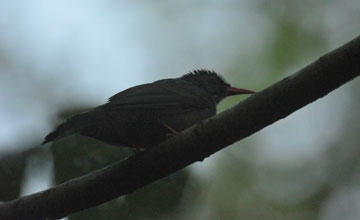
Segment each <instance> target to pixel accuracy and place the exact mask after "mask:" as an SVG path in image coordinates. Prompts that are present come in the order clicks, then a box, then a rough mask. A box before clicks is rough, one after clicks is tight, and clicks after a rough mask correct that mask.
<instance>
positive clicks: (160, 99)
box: [43, 69, 255, 149]
mask: <svg viewBox="0 0 360 220" xmlns="http://www.w3.org/2000/svg"><path fill="white" fill-rule="evenodd" d="M253 93H255V92H254V91H252V90H248V89H241V88H235V87H232V86H230V84H229V83H227V82H226V81H225V79H224V78H223V77H222V76H221V75H219V74H218V73H216V72H215V71H213V70H211V71H210V70H206V69H199V70H194V71H191V72H189V73H187V74H185V75H183V76H181V77H178V78H170V79H162V80H158V81H155V82H152V83H147V84H142V85H138V86H134V87H131V88H128V89H126V90H124V91H121V92H119V93H117V94H115V95H113V96H112V97H110V98H109V99H108V102H107V103H105V104H103V105H100V106H98V107H95V108H93V109H91V110H89V111H86V112H83V113H80V114H77V115H74V116H72V117H70V118H68V119H67V120H66V121H65V122H63V123H62V124H60V125H59V126H58V127H57V128H56V129H55V130H54V131H53V132H51V133H49V134H48V135H47V136H46V137H45V139H44V141H43V144H46V143H48V142H51V141H55V140H58V139H60V138H63V137H65V136H68V135H72V134H76V133H77V134H80V135H83V136H87V137H91V138H95V139H97V140H100V141H102V142H104V143H107V144H111V145H115V146H121V147H130V148H133V149H148V148H151V147H153V146H155V145H157V144H159V143H161V142H163V141H164V140H166V139H167V138H168V137H169V136H172V135H176V134H178V133H179V132H181V131H183V130H185V129H187V128H189V127H191V126H192V125H194V124H197V123H199V122H201V121H202V120H204V119H206V118H209V117H211V116H213V115H215V114H216V106H217V104H218V103H219V102H220V101H221V100H222V99H224V98H225V97H228V96H233V95H239V94H253Z"/></svg>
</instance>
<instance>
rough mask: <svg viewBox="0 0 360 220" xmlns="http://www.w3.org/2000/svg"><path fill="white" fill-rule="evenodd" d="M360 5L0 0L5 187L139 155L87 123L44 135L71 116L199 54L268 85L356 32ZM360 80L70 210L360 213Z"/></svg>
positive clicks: (23, 188)
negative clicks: (81, 131)
mask: <svg viewBox="0 0 360 220" xmlns="http://www.w3.org/2000/svg"><path fill="white" fill-rule="evenodd" d="M359 11H360V3H359V1H358V0H344V1H335V0H329V1H321V0H304V1H288V0H270V1H269V0H266V1H265V0H255V1H254V0H243V1H235V0H228V1H148V2H137V1H112V0H103V1H70V0H62V1H41V0H34V1H25V0H15V1H14V0H11V1H10V0H1V1H0V30H1V31H0V200H2V201H9V200H12V199H15V198H17V197H19V196H23V195H27V194H30V193H34V192H38V191H40V190H43V189H46V188H49V187H51V186H53V185H56V184H58V183H61V182H64V181H66V180H68V179H71V178H74V177H77V176H80V175H83V174H86V173H89V172H91V171H92V170H94V169H99V168H101V167H104V166H106V165H109V164H111V163H114V162H115V161H118V160H120V159H122V158H125V157H127V156H129V155H131V153H132V151H131V150H129V149H121V148H120V149H119V148H117V147H113V146H109V145H105V144H103V143H100V142H97V141H95V140H93V139H89V138H85V137H81V136H77V135H75V136H71V137H68V138H64V139H62V140H59V141H57V142H55V143H53V144H49V145H46V146H40V145H39V143H41V142H42V140H43V137H44V136H45V135H46V134H47V133H48V132H50V131H51V130H52V129H53V128H54V127H55V126H56V125H57V124H59V123H60V122H61V121H62V120H64V118H66V117H69V116H70V115H72V114H74V113H76V112H80V111H84V110H86V109H88V108H91V107H94V106H97V105H100V104H102V103H104V102H106V100H107V98H108V97H110V96H111V95H113V94H115V93H117V92H119V91H121V90H124V89H126V88H128V87H131V86H134V85H137V84H142V83H147V82H152V81H155V80H158V79H162V78H172V77H179V76H181V75H182V74H185V73H187V72H189V71H191V70H194V69H199V68H207V69H211V70H215V71H217V72H219V73H221V74H222V75H223V76H224V77H225V78H226V79H227V81H228V82H230V83H231V84H232V85H234V86H238V87H243V88H248V89H253V90H257V91H260V90H262V89H264V88H266V87H267V86H269V85H271V84H272V83H274V82H276V81H278V80H280V79H282V78H284V77H286V76H288V75H289V74H291V73H293V72H295V71H297V70H299V69H300V68H302V67H304V66H306V65H307V64H309V63H311V62H312V61H314V60H315V59H317V58H318V57H319V56H321V55H322V54H324V53H326V52H328V51H330V50H332V49H335V48H336V47H338V46H341V45H343V44H344V43H346V42H348V41H349V40H351V39H353V38H354V37H356V36H357V35H359V34H360V31H359V30H360V13H359ZM359 86H360V80H359V79H355V80H353V81H352V82H350V83H347V84H346V85H345V86H343V87H341V88H339V89H337V90H336V91H334V92H332V93H330V94H329V95H327V96H326V97H324V98H322V99H320V100H318V101H316V102H314V103H312V104H310V105H308V106H306V107H305V108H303V109H301V110H299V111H297V112H295V113H294V114H292V115H291V116H289V117H287V118H285V119H283V120H281V121H278V122H276V123H275V124H273V125H271V126H269V127H268V128H265V129H263V130H262V131H260V132H258V133H257V134H254V135H252V136H251V137H248V138H246V139H244V140H242V141H240V142H238V143H236V144H234V145H232V146H230V147H228V148H226V149H224V150H222V151H220V152H218V153H216V154H214V155H212V156H211V157H210V158H207V159H206V160H205V161H203V162H201V163H199V162H198V163H196V164H193V165H191V166H189V167H188V168H186V169H184V170H182V171H180V172H177V173H175V174H173V175H171V176H169V177H166V178H164V179H162V180H160V181H157V182H155V183H154V184H152V185H149V186H146V187H144V188H142V189H139V190H138V191H136V192H134V193H133V194H131V195H128V196H123V197H120V198H118V199H115V200H113V201H110V202H108V203H105V204H103V205H100V206H98V207H96V208H91V209H87V210H84V211H82V212H79V213H76V214H73V215H70V216H69V217H67V218H66V219H71V220H76V219H296V220H297V219H299V220H300V219H304V220H305V219H306V220H309V219H319V220H325V219H326V220H332V219H334V220H335V219H347V220H350V219H360V173H359V171H360V162H359V160H358V158H359V156H360V138H359V131H360V117H359V108H360V102H359V101H360V96H359ZM244 98H245V97H231V98H228V99H226V100H224V101H223V102H222V103H221V104H220V105H219V109H218V110H219V111H222V110H224V109H227V108H229V107H230V106H232V105H234V104H236V103H238V102H239V101H241V100H242V99H244Z"/></svg>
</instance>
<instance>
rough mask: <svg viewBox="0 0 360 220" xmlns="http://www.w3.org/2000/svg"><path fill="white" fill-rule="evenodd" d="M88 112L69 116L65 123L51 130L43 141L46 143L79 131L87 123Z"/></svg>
mask: <svg viewBox="0 0 360 220" xmlns="http://www.w3.org/2000/svg"><path fill="white" fill-rule="evenodd" d="M86 118H87V115H86V113H81V114H78V115H75V116H73V117H71V118H69V119H68V120H67V121H65V122H64V123H62V124H60V125H59V126H58V127H57V128H56V129H55V130H54V131H53V132H50V133H49V134H48V135H47V136H46V137H45V139H44V141H43V142H42V144H46V143H48V142H50V141H54V140H56V139H59V138H62V137H65V136H68V135H71V134H74V133H77V132H79V131H81V129H82V128H83V127H84V126H85V125H86V121H87V120H86Z"/></svg>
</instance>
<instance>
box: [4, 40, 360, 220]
mask: <svg viewBox="0 0 360 220" xmlns="http://www.w3.org/2000/svg"><path fill="white" fill-rule="evenodd" d="M359 74H360V37H357V38H356V39H354V40H352V41H351V42H349V43H347V44H345V45H344V46H342V47H340V48H338V49H336V50H334V51H332V52H330V53H328V54H326V55H324V56H322V57H321V58H320V59H318V60H317V61H315V62H314V63H312V64H310V65H309V66H307V67H305V68H304V69H301V70H300V71H298V72H296V73H294V74H292V75H291V76H289V77H286V78H285V79H283V80H281V81H279V82H277V83H275V84H274V85H272V86H270V87H268V88H266V89H264V90H263V91H261V92H259V93H257V94H255V95H252V96H251V97H249V98H248V99H246V100H244V101H243V102H241V103H239V104H237V105H236V106H234V107H232V108H230V109H228V110H227V111H224V112H222V113H220V114H218V115H216V116H214V117H212V118H209V119H207V120H205V121H204V122H202V123H200V124H197V125H195V126H193V127H191V128H189V129H187V130H186V131H184V132H181V133H180V134H179V135H176V136H174V137H172V138H170V139H168V140H167V141H165V142H163V143H162V144H160V145H158V146H155V147H153V148H151V149H148V150H146V151H143V152H141V153H139V154H136V155H133V156H131V157H130V158H128V159H126V160H122V161H119V162H117V163H115V164H113V165H111V166H108V167H106V168H103V169H101V170H97V171H94V172H92V173H90V174H88V175H85V176H82V177H79V178H76V179H73V180H70V181H68V182H66V183H63V184H60V185H58V186H55V187H53V188H50V189H48V190H45V191H42V192H38V193H35V194H32V195H29V196H24V197H21V198H18V199H16V200H13V201H10V202H6V203H3V204H0V219H13V218H14V217H15V216H16V219H44V218H45V217H51V218H61V217H64V216H67V215H69V214H71V213H74V212H77V211H80V210H83V209H86V208H90V207H93V206H96V205H99V204H101V203H103V202H106V201H109V200H111V199H114V198H117V197H119V196H121V195H126V194H129V193H131V192H133V191H134V190H136V189H138V188H140V187H142V186H145V185H147V184H150V183H152V182H154V181H156V180H158V179H160V178H163V177H165V176H168V175H170V174H171V173H174V172H176V171H178V170H180V169H182V168H184V167H186V166H188V165H190V164H192V163H194V162H196V161H202V160H203V159H204V158H206V157H208V156H210V155H211V154H213V153H215V152H216V151H219V150H221V149H222V148H224V147H226V146H228V145H230V144H232V143H234V142H236V141H239V140H241V139H243V138H245V137H247V136H249V135H251V134H253V133H255V132H257V131H259V130H260V129H262V128H264V127H266V126H268V125H270V124H272V123H274V122H275V121H277V120H280V119H282V118H284V117H286V116H288V115H289V114H291V113H292V112H294V111H296V110H298V109H300V108H301V107H303V106H305V105H307V104H309V103H311V102H313V101H315V100H316V99H318V98H320V97H323V96H325V95H326V94H327V93H329V92H331V91H332V90H334V89H336V88H338V87H339V86H341V85H342V84H344V83H346V82H348V81H350V80H352V79H353V78H355V77H356V76H358V75H359Z"/></svg>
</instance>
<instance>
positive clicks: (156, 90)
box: [97, 79, 213, 114]
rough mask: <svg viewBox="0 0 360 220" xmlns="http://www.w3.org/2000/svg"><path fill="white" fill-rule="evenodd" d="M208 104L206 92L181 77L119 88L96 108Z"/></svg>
mask: <svg viewBox="0 0 360 220" xmlns="http://www.w3.org/2000/svg"><path fill="white" fill-rule="evenodd" d="M212 107H213V106H212V103H211V101H210V100H209V95H208V94H206V93H205V91H203V90H202V89H200V88H198V87H197V86H195V85H193V84H191V83H189V82H187V81H185V80H181V79H165V80H159V81H156V82H153V83H148V84H143V85H139V86H135V87H132V88H129V89H127V90H124V91H122V92H119V93H117V94H116V95H114V96H112V97H110V98H109V102H108V103H106V104H104V105H102V106H100V107H98V109H97V110H106V111H109V110H110V111H111V110H114V111H116V110H131V109H144V110H145V109H146V110H156V111H164V113H166V114H178V113H183V112H186V111H194V110H196V109H204V108H212Z"/></svg>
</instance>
